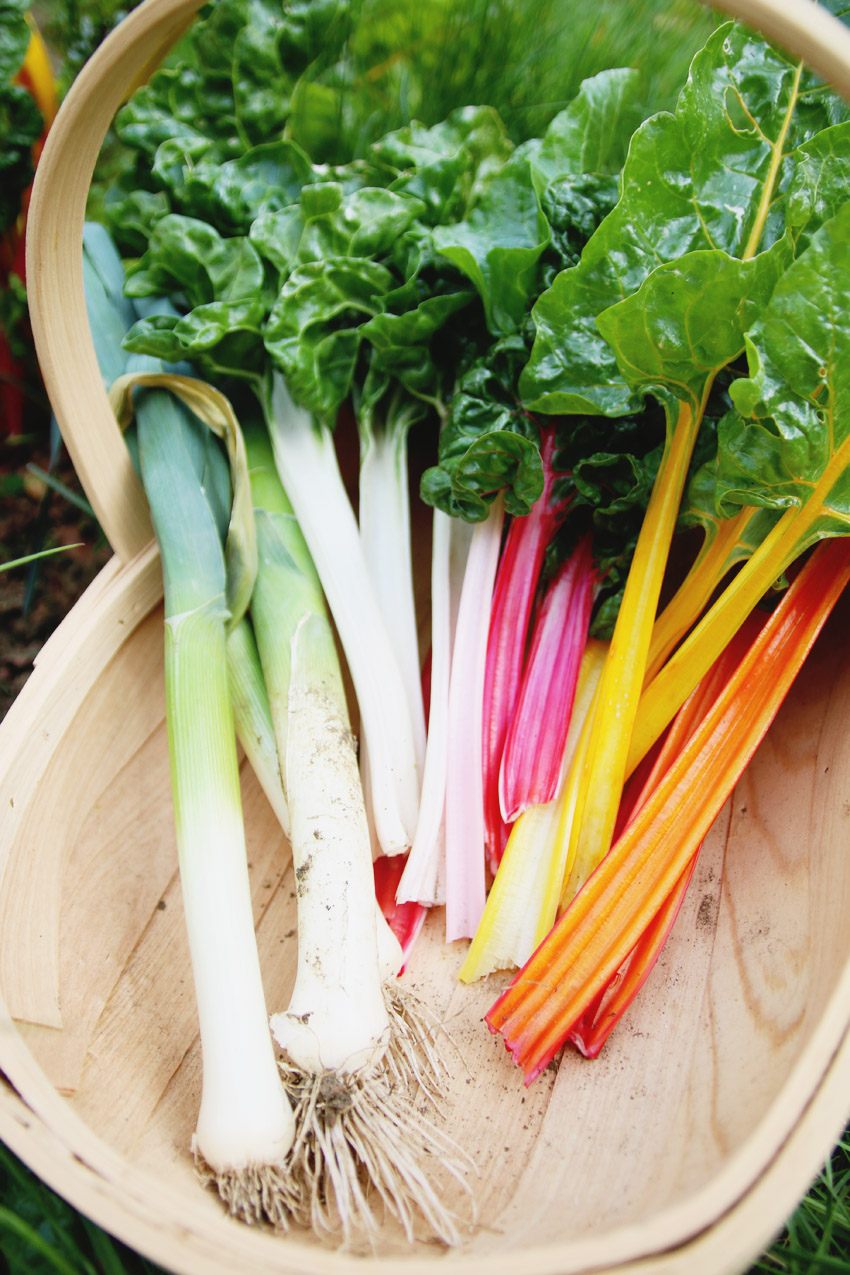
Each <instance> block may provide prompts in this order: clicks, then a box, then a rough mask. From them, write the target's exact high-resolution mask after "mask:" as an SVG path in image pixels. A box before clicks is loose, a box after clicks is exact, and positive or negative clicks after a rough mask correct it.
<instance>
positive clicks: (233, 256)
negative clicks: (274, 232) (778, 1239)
mask: <svg viewBox="0 0 850 1275" xmlns="http://www.w3.org/2000/svg"><path fill="white" fill-rule="evenodd" d="M265 290H266V289H265V272H264V270H263V263H262V262H261V260H260V258H259V256H258V254H257V251H256V249H255V248H254V247H253V246H252V244H251V243H250V242H249V240H248V239H247V238H244V237H240V238H233V239H224V238H222V236H221V235H219V234H218V232H217V231H216V230H215V229H214V227H212V226H209V225H207V223H206V222H203V221H198V220H197V219H195V218H192V217H181V216H179V215H178V214H176V213H172V214H169V215H168V216H166V217H163V218H162V220H161V221H158V222H157V224H156V226H155V227H154V229H153V232H152V234H151V238H150V244H149V247H148V250H147V252H146V253H145V254H144V256H143V257H142V258H141V259H140V260H139V261H138V262H136V263H135V264H134V265H133V266H131V267H130V269H129V271H128V273H127V284H126V291H127V295H128V296H131V297H145V296H168V295H169V294H174V293H176V294H180V295H182V296H183V297H185V299H186V303H187V306H188V308H192V307H194V306H198V305H206V304H208V303H210V302H213V301H242V300H246V299H252V300H253V301H254V302H255V303H256V305H258V306H262V305H263V301H264V293H265Z"/></svg>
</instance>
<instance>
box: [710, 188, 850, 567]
mask: <svg viewBox="0 0 850 1275" xmlns="http://www.w3.org/2000/svg"><path fill="white" fill-rule="evenodd" d="M747 358H748V362H749V371H750V376H749V378H748V379H741V380H739V381H737V382H735V383H734V384H733V385H732V387H731V389H730V393H731V396H732V400H733V402H734V404H735V407H736V408H737V414H736V413H730V414H729V415H727V416H726V417H725V418H724V420H723V421H722V422H721V429H720V437H719V451H718V508H719V509H720V511H721V512H722V513H724V514H729V513H730V512H732V511H733V510H734V509H735V508H736V506H738V505H741V504H750V505H763V506H766V507H772V508H775V509H783V508H789V507H799V508H800V509H801V510H802V509H803V508H804V507H805V509H806V516H805V518H804V519H803V518H802V516H801V526H802V532H801V540H800V544H799V549H798V552H800V551H802V549H803V548H805V547H806V545H808V544H810V543H812V542H813V541H814V540H815V539H816V538H817V537H818V536H821V535H846V534H847V533H848V530H850V415H848V408H850V205H847V204H846V205H845V206H844V207H843V208H842V209H841V210H840V211H839V212H838V213H837V214H836V216H835V217H833V218H832V219H831V220H830V221H828V222H826V224H825V225H824V226H822V227H821V229H820V230H818V231H817V233H816V234H815V235H814V236H813V237H812V240H811V243H810V244H809V246H808V248H807V249H806V250H805V252H803V253H802V254H801V255H800V257H799V258H798V259H797V260H796V261H795V262H794V264H793V265H792V266H791V267H789V269H788V271H787V272H786V273H785V275H784V276H783V278H782V279H781V280H780V282H779V284H778V285H777V287H776V290H775V291H774V294H773V296H772V297H771V300H770V304H769V306H768V307H767V308H766V309H765V311H764V313H763V315H762V316H761V318H760V319H759V320H758V322H757V323H756V324H754V325H753V327H752V329H751V330H750V332H749V334H748V337H747Z"/></svg>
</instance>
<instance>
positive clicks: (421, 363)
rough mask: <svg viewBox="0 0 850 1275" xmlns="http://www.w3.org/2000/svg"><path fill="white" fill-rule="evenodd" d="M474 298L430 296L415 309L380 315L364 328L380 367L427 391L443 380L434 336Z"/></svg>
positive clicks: (467, 294) (466, 294) (416, 390)
mask: <svg viewBox="0 0 850 1275" xmlns="http://www.w3.org/2000/svg"><path fill="white" fill-rule="evenodd" d="M471 301H472V293H470V292H454V293H447V294H445V295H442V296H440V295H437V296H430V297H429V296H426V297H425V298H424V300H423V301H422V302H421V303H420V304H419V305H417V306H416V308H415V309H411V310H407V311H405V312H404V313H402V314H391V313H389V312H387V311H385V312H384V313H382V314H376V315H375V317H374V318H372V319H370V320H369V321H368V323H364V325H363V327H362V328H361V335H362V337H363V339H364V340H365V341H368V342H369V344H370V345H371V346H372V349H373V351H374V358H375V362H376V366H377V367H379V368H381V369H382V370H384V371H386V372H389V373H391V374H392V375H393V376H394V377H395V378H396V380H398V381H399V382H400V383H401V384H402V385H403V386H405V388H406V389H409V390H410V391H412V392H413V393H415V394H427V393H429V391H430V390H431V387H433V386H434V385H435V384H438V383H439V374H438V372H437V369H436V367H435V365H434V361H433V358H432V356H431V352H430V343H431V340H432V338H433V337H434V335H435V334H436V333H437V332H439V331H440V329H441V328H443V327H444V326H445V324H446V323H447V321H448V320H449V318H450V317H451V316H452V315H453V314H456V313H457V312H458V311H459V310H462V309H464V308H465V307H466V306H468V305H469V304H470V302H471Z"/></svg>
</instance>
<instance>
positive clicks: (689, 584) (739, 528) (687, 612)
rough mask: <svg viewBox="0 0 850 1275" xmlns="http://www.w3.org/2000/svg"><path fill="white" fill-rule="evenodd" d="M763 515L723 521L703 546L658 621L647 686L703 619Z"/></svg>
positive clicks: (746, 513)
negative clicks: (735, 555) (750, 528)
mask: <svg viewBox="0 0 850 1275" xmlns="http://www.w3.org/2000/svg"><path fill="white" fill-rule="evenodd" d="M759 512H760V511H759V510H758V509H755V508H746V509H742V510H741V512H740V513H739V514H736V515H735V517H734V518H725V519H723V521H722V522H721V523H720V526H719V527H718V529H717V533H716V535H715V536H714V537H713V539H712V540H711V541H710V543H707V544H705V545H704V546H703V549H702V550H701V552H700V553H699V555H698V557H697V559H696V561H695V562H694V564H693V566H692V567H691V569H690V571H689V572H688V574H687V576H686V577H685V579H684V580H683V582H682V584H681V585H680V586H679V588H678V589H677V590H676V592H675V594H674V595H673V597H672V598H671V599H670V601H669V603H668V604H667V606H666V607H665V608H664V610H663V611H662V612H661V614H660V615H659V617H658V619H657V620H656V621H655V626H654V627H653V630H652V642H651V644H650V648H649V660H648V663H647V668H646V681H647V683H648V682H649V681H651V679H652V678H654V677H655V675H656V673H658V671H659V669H660V668H661V667H662V666H663V664H664V662H665V660H666V659H667V658H668V656H669V655H670V652H671V651H673V650H674V649H675V647H676V646H677V645H678V643H679V642H680V641H681V640H682V638H683V637H684V636H685V634H686V633H687V631H688V629H689V628H690V627H691V626H692V625H693V624H695V623H696V621H697V620H698V619H699V617H700V615H701V613H702V611H703V610H704V608H705V607H706V606H707V605H708V602H709V599H710V598H711V595H712V593H713V592H714V590H715V589H716V588H717V586H718V584H719V583H720V581H721V580H722V579H723V577H724V575H726V573H727V571H729V570H731V567H732V566H733V558H732V553H733V550H734V548H735V545H736V544H738V543H739V542H740V541H741V540H742V539H743V537H744V535H745V533H746V529H747V526H748V524H749V523H750V522H751V521H752V519H753V518H754V517H755V515H756V514H758V513H759ZM741 556H743V555H741Z"/></svg>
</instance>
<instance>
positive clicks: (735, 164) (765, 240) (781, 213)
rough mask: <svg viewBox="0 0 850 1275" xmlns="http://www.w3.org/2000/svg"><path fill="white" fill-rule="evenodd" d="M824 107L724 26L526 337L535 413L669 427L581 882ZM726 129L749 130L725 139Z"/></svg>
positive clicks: (605, 682) (587, 821) (780, 260)
mask: <svg viewBox="0 0 850 1275" xmlns="http://www.w3.org/2000/svg"><path fill="white" fill-rule="evenodd" d="M742 67H746V68H747V70H746V74H744V72H743V71H742V70H741V69H740V68H742ZM730 103H734V110H733V109H732V108H731V107H730V106H729V104H730ZM835 110H836V105H835V100H834V98H832V96H831V95H830V94H829V93H828V92H827V91H826V90H825V89H824V88H823V87H822V86H820V85H819V84H818V83H817V82H816V81H815V80H814V78H813V77H811V76H809V75H808V74H807V73H806V72H804V71H803V69H802V67H801V66H800V65H798V64H794V63H793V62H791V61H790V60H789V59H788V58H787V57H786V56H785V55H783V54H782V53H780V52H779V51H777V50H775V49H773V48H771V47H770V46H769V45H767V44H765V43H764V41H762V40H761V39H759V38H758V37H756V36H754V35H752V34H751V33H749V32H747V31H745V30H744V29H743V28H740V27H738V26H736V25H734V24H728V25H725V26H723V27H721V28H720V29H719V30H718V31H716V32H715V33H714V34H713V35H712V37H711V38H710V40H709V41H708V43H707V45H706V46H705V48H704V49H703V50H702V51H701V53H699V54H698V55H697V57H696V58H695V59H694V62H693V66H692V69H691V76H690V79H689V81H688V84H687V85H686V87H685V89H684V90H683V91H682V93H681V95H680V98H679V102H678V105H677V108H676V112H675V114H673V115H666V114H662V115H659V116H656V117H654V118H652V119H650V120H648V121H647V122H646V123H645V124H643V125H642V126H641V127H640V128H639V129H638V130H637V132H636V133H635V135H634V137H633V138H632V143H631V146H630V149H629V155H628V159H627V161H626V165H625V167H624V170H623V177H622V194H621V197H620V200H619V202H618V204H617V206H616V208H615V209H614V210H613V211H612V212H611V213H610V214H609V216H608V217H607V218H606V219H605V221H604V222H603V223H602V224H601V225H600V227H599V229H598V230H597V232H596V234H595V235H594V236H593V237H592V238H591V239H590V241H589V242H588V244H587V245H586V247H585V249H584V252H583V254H582V258H581V261H580V263H579V264H578V266H576V267H575V268H573V269H571V270H567V271H564V272H563V273H562V274H561V275H559V276H558V278H557V279H556V280H555V282H554V284H553V286H552V287H551V289H549V291H548V292H546V293H544V294H543V296H542V297H541V298H540V300H539V301H538V303H537V305H536V306H535V309H534V316H535V320H536V323H537V338H536V341H535V345H534V349H533V352H532V357H531V360H530V362H529V365H528V367H527V368H526V370H525V372H524V374H523V377H522V379H521V383H520V386H521V389H522V391H523V394H524V396H525V401H526V403H527V404H528V406H529V407H530V408H531V409H532V410H538V411H541V410H548V411H555V412H565V413H569V412H573V413H588V412H592V413H608V414H611V415H626V414H628V413H629V412H632V411H634V410H635V409H636V408H637V407H638V405H639V404H640V402H641V401H642V400H643V398H644V396H646V395H652V396H653V397H654V398H656V399H657V400H658V401H659V402H660V403H661V404H662V405H663V407H664V410H665V414H666V419H667V440H666V446H665V450H664V454H663V456H662V459H661V464H660V467H659V472H658V477H657V479H656V482H655V486H654V488H653V492H652V496H651V498H650V503H649V506H648V510H647V514H646V518H645V521H644V524H643V527H642V530H641V533H640V536H639V538H638V542H637V546H636V549H635V554H634V558H633V562H632V566H631V569H630V572H629V576H628V579H627V582H626V587H625V592H624V595H623V600H622V604H621V606H620V611H619V615H618V619H617V625H616V628H615V631H614V635H613V638H612V642H611V648H610V655H609V661H608V665H607V667H606V670H605V672H604V673H603V677H602V683H601V688H600V695H599V701H598V708H597V712H596V715H595V718H594V725H593V733H592V737H591V742H590V751H589V756H588V763H587V767H586V771H585V776H584V780H583V783H582V789H581V792H580V794H579V801H578V808H577V814H576V819H575V820H574V823H573V830H572V843H573V848H572V849H571V853H570V858H571V859H573V860H574V863H575V864H576V865H577V869H578V880H579V881H580V880H581V879H583V876H586V875H588V874H589V873H590V872H591V871H592V870H593V868H594V867H595V865H596V864H597V863H598V862H599V861H600V859H601V858H602V856H603V855H604V854H605V853H606V851H607V849H608V847H609V845H610V842H611V837H612V833H613V829H614V824H615V820H616V814H617V807H618V804H619V798H620V792H621V789H622V784H623V780H624V778H625V775H626V773H627V765H631V764H632V763H633V761H634V760H635V758H636V757H637V756H639V755H641V751H640V750H638V749H633V752H632V758H631V760H628V755H629V741H630V739H631V735H632V730H633V727H634V723H635V718H636V715H637V711H638V701H639V697H640V692H641V686H642V683H643V681H644V678H645V674H646V668H647V662H648V658H649V652H650V640H651V630H652V625H653V621H654V619H655V613H656V609H657V604H658V598H659V594H660V587H661V581H662V576H663V573H664V569H665V566H666V562H667V555H668V550H669V545H670V542H671V538H672V535H673V531H674V528H675V526H676V520H677V516H678V511H679V505H680V501H681V497H682V493H683V490H684V486H685V481H686V477H687V472H688V467H689V465H690V462H691V458H692V456H693V454H694V448H695V445H696V441H697V437H698V432H699V429H700V425H701V423H702V420H703V417H704V415H705V413H706V409H707V406H708V404H709V400H710V396H711V393H712V389H713V385H714V382H715V379H716V378H717V376H718V374H719V373H720V372H721V371H722V370H723V369H725V368H727V367H729V366H730V365H731V364H733V363H734V362H735V361H736V360H737V359H738V358H739V356H740V355H741V354H742V352H743V350H744V343H745V333H746V332H747V330H748V329H750V328H751V327H752V325H753V324H754V323H755V322H756V320H757V319H758V318H759V315H760V314H761V313H762V312H763V311H764V309H765V306H766V305H767V303H768V301H769V300H770V297H771V294H772V293H773V291H774V288H775V287H776V285H777V283H778V282H779V280H780V279H781V278H782V276H783V274H784V272H785V271H786V270H787V268H788V267H789V265H790V264H791V262H792V260H793V257H794V252H795V250H796V248H797V244H798V241H799V238H800V222H801V220H804V221H806V225H807V228H808V231H807V232H810V231H811V228H812V221H813V219H815V218H817V217H823V215H824V213H823V210H822V209H815V208H810V209H809V210H808V211H807V213H806V214H805V215H802V214H801V212H800V208H801V201H800V200H798V201H797V202H794V201H793V200H791V199H790V198H789V188H790V187H791V185H792V183H793V181H794V177H795V174H796V173H797V171H798V169H800V168H801V166H803V165H805V166H806V168H807V173H808V175H809V177H810V176H811V164H812V162H813V156H812V150H811V143H812V141H813V139H815V138H816V137H817V135H818V134H819V133H821V132H822V131H823V130H825V129H829V128H830V125H832V124H833V120H834V118H835ZM739 117H740V119H747V120H749V121H750V126H749V127H748V128H746V129H744V128H741V127H739V122H740V120H739ZM834 127H835V128H836V129H843V128H845V127H846V126H844V125H841V124H839V125H836V126H834ZM674 228H675V233H674ZM774 578H775V577H774ZM770 583H772V580H768V581H765V583H764V588H767V587H768V585H769V584H770ZM764 588H763V589H762V592H763V591H764ZM693 618H694V619H695V618H696V616H694V617H693ZM721 645H722V644H721ZM717 653H718V652H717V649H715V650H714V654H713V655H712V657H711V659H708V660H707V663H705V664H704V665H703V667H702V669H701V671H700V673H699V674H697V675H696V677H695V679H694V681H693V682H692V683H691V686H693V685H695V683H696V681H698V680H699V677H700V676H701V675H702V673H704V672H705V671H706V669H707V668H708V667H709V665H710V664H711V663H712V662H713V659H714V658H715V657H716V655H717ZM678 703H681V699H679V700H678ZM642 715H643V713H642ZM665 719H666V720H667V721H669V720H670V718H669V716H666V718H665ZM657 733H658V732H655V734H657ZM575 870H576V869H575V868H574V871H575Z"/></svg>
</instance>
